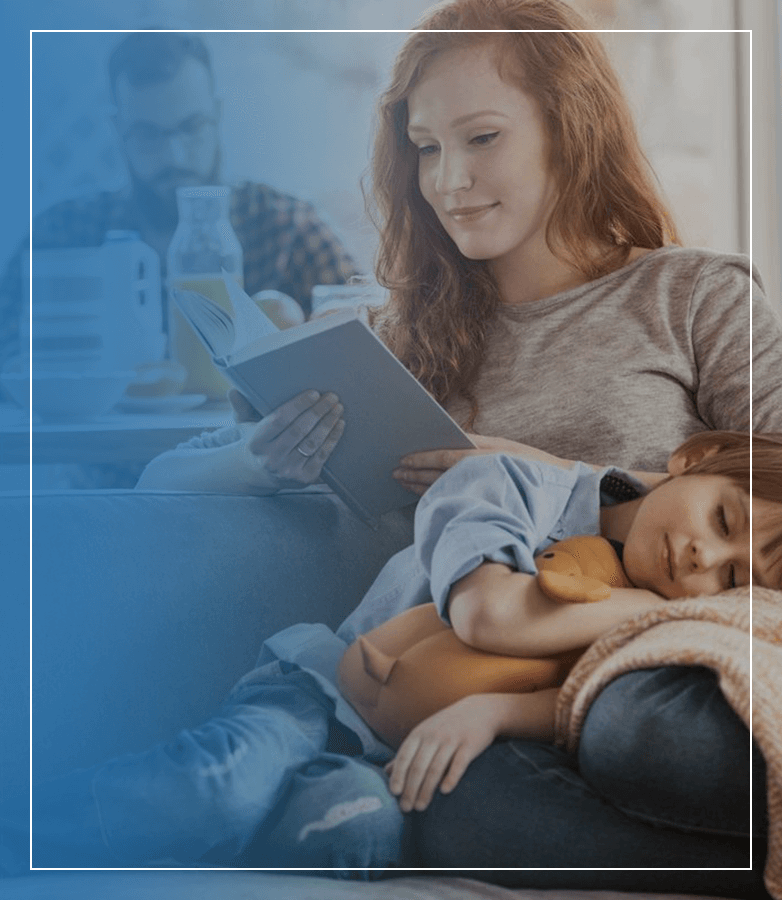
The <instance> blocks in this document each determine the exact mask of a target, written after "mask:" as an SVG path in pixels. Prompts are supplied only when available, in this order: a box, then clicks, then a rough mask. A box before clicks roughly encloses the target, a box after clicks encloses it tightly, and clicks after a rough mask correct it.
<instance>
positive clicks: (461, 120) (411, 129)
mask: <svg viewBox="0 0 782 900" xmlns="http://www.w3.org/2000/svg"><path fill="white" fill-rule="evenodd" d="M479 116H499V117H500V118H502V119H508V118H510V117H509V116H507V115H506V114H505V113H503V112H500V111H499V110H498V109H479V110H476V111H475V112H471V113H465V115H463V116H457V117H456V118H455V119H453V120H452V121H451V122H450V123H449V127H450V128H458V127H459V125H464V124H465V123H467V122H469V121H471V120H472V119H477V118H478V117H479ZM407 131H408V134H415V133H417V132H422V131H428V128H426V126H425V125H416V124H415V122H411V123H410V124H409V125H408V126H407Z"/></svg>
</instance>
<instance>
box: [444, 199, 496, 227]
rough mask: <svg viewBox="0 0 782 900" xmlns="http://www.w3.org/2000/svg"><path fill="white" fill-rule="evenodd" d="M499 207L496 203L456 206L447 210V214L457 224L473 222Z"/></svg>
mask: <svg viewBox="0 0 782 900" xmlns="http://www.w3.org/2000/svg"><path fill="white" fill-rule="evenodd" d="M499 205H500V204H499V201H498V202H496V203H486V204H484V205H483V206H457V207H454V208H453V209H449V210H447V213H448V215H449V216H450V217H451V218H452V219H454V220H455V221H457V222H474V221H475V220H476V219H480V218H481V217H482V216H484V215H486V213H488V212H491V210H493V209H495V208H496V207H497V206H499Z"/></svg>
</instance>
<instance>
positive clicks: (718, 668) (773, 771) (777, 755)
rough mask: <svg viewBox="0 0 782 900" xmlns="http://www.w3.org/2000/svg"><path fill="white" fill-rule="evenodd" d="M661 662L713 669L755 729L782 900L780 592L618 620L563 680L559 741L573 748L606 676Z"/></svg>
mask: <svg viewBox="0 0 782 900" xmlns="http://www.w3.org/2000/svg"><path fill="white" fill-rule="evenodd" d="M750 634H751V637H750ZM750 649H751V654H750ZM750 656H751V660H750ZM661 665H691V666H706V667H708V668H710V669H713V670H714V671H715V672H717V673H718V675H719V683H720V688H721V690H722V692H723V694H724V696H725V698H726V700H727V701H728V703H730V705H731V707H732V708H733V709H734V711H735V712H736V713H737V714H738V715H739V716H740V717H741V719H742V720H743V721H744V723H745V724H746V725H747V727H748V728H749V727H751V729H752V734H753V735H754V737H755V740H756V741H757V743H758V746H759V747H760V749H761V751H762V752H763V756H764V758H765V761H766V773H767V774H766V782H767V783H766V790H767V799H768V816H769V833H768V858H767V861H766V868H765V872H764V877H765V882H766V887H767V888H768V890H769V892H770V893H771V895H772V896H773V897H774V898H776V900H782V593H780V592H778V591H771V590H767V589H763V588H753V590H752V604H751V606H750V602H749V589H747V588H743V589H742V588H739V589H736V590H734V591H728V592H726V593H724V594H720V595H719V596H717V597H708V598H696V599H692V600H676V601H672V602H670V603H668V604H667V605H665V606H662V607H661V608H660V609H657V610H653V611H651V612H648V613H644V614H642V615H640V616H637V617H635V618H633V619H631V620H629V621H627V622H624V623H623V624H622V625H619V626H618V627H617V628H615V629H613V630H612V631H610V632H609V633H608V634H606V635H604V637H602V638H601V639H600V640H598V641H597V642H596V643H595V644H593V645H592V646H591V647H590V648H589V650H588V651H587V652H586V653H585V654H584V655H583V656H582V657H581V659H580V660H579V661H578V663H577V664H576V666H575V667H574V668H573V670H572V672H571V673H570V675H569V676H568V679H567V681H566V682H565V684H564V685H563V687H562V689H561V691H560V696H559V701H558V705H557V716H556V733H557V742H558V743H560V744H563V745H565V746H566V747H567V748H568V749H570V750H575V748H576V747H577V745H578V739H579V735H580V733H581V728H582V725H583V722H584V718H585V716H586V713H587V710H588V709H589V706H590V704H591V703H592V701H593V700H594V699H595V697H596V696H597V695H598V694H599V693H600V691H601V690H602V688H603V687H605V685H607V684H608V682H609V681H611V680H612V679H614V678H616V677H617V676H618V675H621V674H622V673H624V672H629V671H631V670H633V669H645V668H652V667H655V666H661ZM750 676H751V681H752V696H751V700H752V703H751V704H750ZM750 706H751V712H750ZM750 716H751V721H750Z"/></svg>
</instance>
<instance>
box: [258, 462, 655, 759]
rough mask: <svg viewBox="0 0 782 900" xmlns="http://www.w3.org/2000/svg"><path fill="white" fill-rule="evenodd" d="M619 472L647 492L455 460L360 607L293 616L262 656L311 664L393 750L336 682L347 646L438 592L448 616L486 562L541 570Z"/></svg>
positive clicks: (599, 474)
mask: <svg viewBox="0 0 782 900" xmlns="http://www.w3.org/2000/svg"><path fill="white" fill-rule="evenodd" d="M609 474H614V475H617V476H619V477H621V478H622V479H624V480H625V481H627V482H629V483H630V484H632V485H633V487H635V488H636V489H637V490H638V491H639V492H640V493H644V491H645V488H644V486H643V485H642V484H641V483H640V482H638V481H636V480H635V479H633V478H631V477H630V476H629V475H627V474H626V473H624V472H622V471H620V470H618V469H613V468H606V469H602V470H599V471H594V470H593V469H592V468H591V467H589V466H586V465H584V464H582V463H577V464H575V465H574V466H573V467H572V468H570V469H563V468H560V467H559V466H554V465H549V464H546V463H539V462H532V461H530V460H526V459H523V458H521V457H515V456H510V455H507V454H497V455H490V456H475V457H468V458H466V459H464V460H462V461H461V462H460V463H458V464H457V465H456V466H454V467H453V468H452V469H449V470H448V471H447V472H446V473H445V474H444V475H442V476H441V477H440V478H438V480H437V481H436V482H435V483H434V484H433V485H432V487H431V488H429V490H428V491H427V492H426V494H424V496H423V497H422V498H421V500H420V501H419V503H418V507H417V509H416V513H415V539H414V543H413V544H412V545H411V546H410V547H407V548H405V549H404V550H401V551H400V552H399V553H397V554H396V555H395V556H393V557H392V558H391V559H390V560H389V561H388V562H387V563H386V565H385V566H384V567H383V569H382V570H381V572H380V574H379V575H378V577H377V578H376V579H375V582H374V583H373V585H372V587H371V588H370V589H369V591H368V592H367V594H366V596H365V597H364V599H363V600H362V601H361V603H360V604H359V605H358V606H357V607H356V609H355V610H354V611H353V612H352V613H351V614H350V615H349V616H348V618H347V619H345V621H344V622H343V623H342V625H341V626H340V627H339V628H338V629H337V632H336V634H335V633H334V632H332V631H331V629H329V628H327V627H326V626H325V625H312V624H303V625H294V626H292V627H291V628H286V629H285V630H284V631H281V632H279V633H278V634H276V635H274V636H273V637H271V638H269V640H267V641H266V642H265V644H264V646H263V648H262V650H261V655H260V658H259V661H258V664H259V665H263V664H265V663H268V662H272V661H274V660H276V659H279V660H285V661H287V662H293V663H296V664H297V665H299V666H301V668H303V669H305V670H306V671H308V672H309V673H310V674H312V675H313V676H314V677H315V678H316V679H317V681H318V682H319V684H320V685H321V687H322V688H323V690H324V692H325V693H326V694H327V695H328V696H329V697H331V698H332V699H333V700H334V702H335V715H336V717H337V718H338V719H339V720H340V721H341V722H342V723H343V724H345V725H347V726H348V727H349V728H351V729H352V730H353V731H354V732H355V733H356V734H357V735H358V737H359V739H360V740H361V742H362V745H363V748H364V753H365V755H366V756H367V757H368V758H369V759H373V760H375V761H378V762H382V761H384V760H386V759H389V758H390V757H391V755H392V751H390V750H389V748H388V747H387V746H386V745H385V744H383V743H382V742H380V741H379V740H378V738H377V737H376V736H375V734H374V733H373V732H372V731H371V729H370V728H369V727H368V726H367V725H366V724H365V723H364V721H363V719H361V717H360V716H359V715H358V713H357V712H356V711H355V710H354V709H353V707H352V706H350V704H349V703H347V701H346V700H345V699H344V698H343V697H342V695H341V694H340V692H339V690H338V689H337V687H336V670H337V666H338V664H339V661H340V659H341V657H342V654H343V653H344V652H345V650H346V649H347V647H348V646H349V645H350V644H351V643H352V642H353V641H355V639H356V638H357V637H358V635H360V634H365V633H366V632H367V631H370V630H371V629H373V628H375V627H377V626H378V625H381V624H382V623H383V622H386V621H388V619H390V618H391V617H392V616H395V615H398V614H399V613H402V612H404V611H405V610H407V609H410V608H411V607H413V606H416V605H418V604H420V603H428V602H430V601H434V603H435V604H436V606H437V609H438V610H439V612H440V615H441V616H442V618H443V619H444V620H445V621H448V610H447V601H448V594H449V591H450V589H451V586H452V585H453V584H454V583H455V582H456V581H458V580H459V579H460V578H463V577H464V576H465V575H467V574H469V573H470V572H471V571H473V569H475V568H477V566H479V565H480V564H481V563H483V562H487V561H489V562H498V563H504V564H505V565H508V566H510V567H511V568H513V569H516V570H517V571H520V572H528V573H529V574H535V573H536V571H537V568H536V566H535V562H534V557H535V556H537V555H538V554H539V553H541V552H543V550H545V549H546V547H548V546H549V545H551V544H552V543H554V542H555V541H560V540H562V539H564V538H566V537H572V536H574V535H589V534H599V533H600V507H601V505H610V504H612V503H613V502H615V501H613V500H612V499H611V498H610V497H607V496H605V495H601V492H600V482H601V479H602V478H603V476H605V475H609Z"/></svg>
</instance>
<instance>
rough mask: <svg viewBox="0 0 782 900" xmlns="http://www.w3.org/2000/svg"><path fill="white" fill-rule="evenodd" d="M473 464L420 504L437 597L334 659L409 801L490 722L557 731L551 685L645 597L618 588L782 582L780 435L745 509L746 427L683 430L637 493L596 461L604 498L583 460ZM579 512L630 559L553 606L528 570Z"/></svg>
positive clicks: (705, 589)
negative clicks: (565, 464)
mask: <svg viewBox="0 0 782 900" xmlns="http://www.w3.org/2000/svg"><path fill="white" fill-rule="evenodd" d="M468 466H470V464H467V465H464V467H463V468H461V471H460V472H459V473H458V474H460V475H461V478H460V479H459V481H460V482H461V483H462V484H463V485H464V490H461V489H460V486H459V485H458V484H455V483H454V482H455V480H456V477H457V475H456V473H455V474H454V476H452V478H451V479H450V480H449V483H448V490H447V492H445V491H444V490H443V489H444V488H445V487H446V485H445V484H442V485H440V486H439V488H437V487H435V489H433V490H432V491H431V492H430V493H429V494H427V495H425V497H424V500H423V501H422V502H421V505H420V507H419V510H418V512H417V517H416V539H415V540H416V548H417V550H418V553H417V557H418V562H419V564H420V565H421V566H422V568H423V570H424V572H425V574H426V575H427V576H428V577H429V579H430V582H431V591H432V597H433V600H434V604H433V605H432V604H429V605H428V607H429V608H427V607H423V606H422V607H417V608H414V609H412V610H409V611H407V612H405V613H402V614H401V615H400V616H398V617H396V618H393V619H391V620H389V621H387V622H385V623H384V624H383V625H380V626H379V627H377V628H376V629H374V630H373V631H372V632H370V634H368V635H366V636H364V637H361V638H359V640H358V641H357V642H356V644H354V645H353V646H352V647H351V649H350V650H349V651H348V652H347V653H346V654H345V656H344V657H343V661H342V664H341V666H340V683H341V687H342V689H343V692H344V693H346V695H347V696H348V697H349V699H351V701H352V702H353V704H354V705H355V706H356V707H357V709H359V710H360V711H361V712H362V715H363V716H364V718H365V719H367V721H369V723H370V724H371V725H372V726H373V728H375V730H376V731H378V733H380V734H381V735H382V736H383V737H384V738H385V739H386V740H387V741H388V742H389V743H390V744H392V745H393V746H398V745H399V744H400V741H401V746H399V750H398V752H397V755H396V757H395V759H394V760H393V762H391V763H389V764H388V766H387V767H386V769H387V771H388V772H389V773H390V775H391V779H390V789H391V791H392V793H394V794H396V795H399V796H400V805H401V807H402V809H403V810H405V811H408V810H411V809H417V810H422V809H425V808H426V806H427V805H428V803H429V801H430V800H431V798H432V795H433V792H434V790H435V789H436V788H437V787H438V786H439V787H440V789H441V790H442V791H445V792H447V791H450V790H453V788H454V787H455V785H456V784H457V783H458V781H459V779H460V778H461V776H462V774H463V773H464V771H465V769H466V768H467V766H468V765H469V763H470V761H471V760H472V759H474V758H475V757H476V756H477V755H478V754H479V753H481V752H482V750H484V749H485V748H486V747H487V746H488V745H489V744H491V743H492V742H493V741H494V740H495V739H497V738H498V737H520V738H527V739H541V740H552V739H553V736H554V735H553V728H554V709H555V704H556V699H557V686H558V685H559V684H561V682H562V681H563V680H564V677H565V676H566V674H567V671H568V670H569V668H570V666H572V664H573V663H574V662H575V660H576V659H577V658H578V656H579V655H580V653H581V652H582V651H583V649H585V648H586V646H587V645H588V644H590V643H591V642H592V641H593V640H594V639H595V638H596V637H597V636H598V635H599V634H601V633H602V632H603V631H605V630H606V628H607V627H610V624H611V623H613V622H615V621H617V613H618V614H619V615H620V616H621V615H622V612H621V607H622V605H623V604H625V606H624V610H625V613H626V612H627V609H628V606H627V604H628V601H629V603H630V604H631V603H632V602H634V600H636V599H638V597H639V594H640V591H630V592H629V594H628V593H626V592H625V591H624V590H623V589H624V588H626V587H631V588H636V589H640V590H642V591H643V592H644V595H645V596H647V597H648V592H654V594H656V595H659V596H658V599H675V598H684V597H694V596H703V595H714V594H717V593H720V592H721V591H724V590H729V589H730V588H733V587H736V586H738V585H746V584H748V583H749V582H750V580H751V579H752V580H754V581H755V582H756V583H759V584H762V585H765V586H774V587H779V586H780V582H782V577H780V569H781V567H780V565H779V564H780V561H782V559H781V558H782V554H780V547H781V546H782V534H780V532H782V506H781V505H780V504H782V445H780V443H778V441H777V439H775V438H774V437H773V436H768V437H765V438H762V437H759V436H758V437H756V438H755V457H754V467H753V472H754V484H753V515H752V518H750V486H749V436H748V435H745V434H728V433H719V432H704V433H701V434H697V435H695V436H694V437H692V438H690V440H688V441H687V442H686V443H685V444H684V445H683V446H682V447H680V448H679V449H678V450H677V451H676V452H675V453H674V454H673V456H672V457H671V461H670V465H669V472H670V477H669V478H668V479H667V480H666V481H664V482H663V483H661V484H660V485H659V486H657V487H656V488H655V489H654V490H652V491H651V492H649V493H648V494H646V495H645V496H643V495H642V494H641V493H640V491H639V490H637V487H634V486H633V485H632V483H631V482H630V481H629V480H627V479H626V478H625V477H623V476H621V475H619V474H618V473H614V474H608V475H604V476H603V477H602V479H601V480H600V482H599V483H600V488H599V490H600V494H601V496H602V499H599V496H598V487H597V485H598V482H597V480H596V479H595V478H594V476H593V475H590V474H589V473H586V474H585V475H584V474H581V475H580V476H579V475H577V473H576V469H577V468H578V467H576V469H574V470H571V472H569V473H567V475H565V474H563V473H562V472H561V471H553V472H552V471H550V470H547V469H546V468H545V467H540V468H539V467H536V466H535V465H533V464H530V463H527V462H525V461H523V460H519V459H516V458H513V457H497V458H495V459H494V460H493V461H492V462H491V463H489V462H487V461H486V460H482V461H481V462H477V463H472V464H471V471H468ZM487 468H491V469H492V470H493V471H492V472H491V473H489V472H488V471H487ZM473 476H474V477H473ZM574 476H575V477H574ZM617 500H619V501H620V502H616V501H617ZM622 501H623V502H622ZM579 523H580V524H581V532H582V533H594V532H595V531H598V532H599V533H600V534H602V535H604V536H605V537H606V538H608V539H610V540H611V542H612V544H613V545H614V547H616V548H617V549H618V551H619V553H620V554H621V562H622V563H623V567H624V569H623V570H622V567H621V566H617V569H616V570H615V571H612V570H611V569H610V565H609V563H610V560H609V562H605V563H604V562H603V560H601V561H600V563H601V568H600V570H601V572H603V573H605V572H608V573H609V574H608V575H605V576H604V580H605V581H606V582H607V584H606V585H605V591H604V594H603V596H608V597H609V598H610V601H609V602H608V603H607V604H604V603H599V604H597V605H595V606H592V605H589V606H584V605H582V604H581V603H579V605H575V606H562V605H561V604H558V603H555V602H553V600H555V599H563V598H561V597H560V598H557V597H556V596H555V595H554V594H552V592H551V591H550V590H546V586H545V584H541V580H540V578H539V579H535V578H534V577H533V574H534V573H535V572H536V569H540V568H542V567H543V566H545V564H546V557H553V556H555V554H554V553H552V552H548V553H541V552H540V551H541V550H542V549H543V547H545V545H546V544H547V543H550V541H551V540H552V539H554V538H556V539H561V538H565V537H568V536H569V535H570V534H578V533H579ZM751 524H754V526H755V539H756V543H755V547H754V552H753V555H752V558H750V550H749V548H750V525H751ZM571 541H573V539H571ZM588 541H595V542H599V541H600V539H599V538H594V537H593V538H587V539H586V541H584V539H580V538H576V539H575V548H576V549H575V553H576V555H577V556H579V557H584V556H587V555H588V552H589V551H590V548H591V547H592V545H591V544H589V543H586V542H588ZM606 543H607V542H606ZM567 544H568V542H567V541H565V543H564V544H562V545H561V546H562V547H565V546H566V545H567ZM598 549H599V544H598ZM607 552H608V553H611V552H612V551H611V550H610V547H609V549H608V551H607ZM532 554H535V556H534V559H532V558H531V556H532ZM618 562H619V559H617V564H618ZM389 565H393V563H391V564H389ZM611 584H613V585H616V586H618V588H619V590H616V589H614V590H611V587H610V585H611ZM597 596H600V595H597ZM570 599H572V600H580V601H582V602H583V601H585V600H588V599H590V598H588V597H585V596H582V597H579V598H575V597H573V598H570ZM435 610H436V611H437V612H439V614H440V617H441V618H439V619H438V618H437V614H436V612H435ZM443 621H444V622H450V624H451V626H452V629H453V630H452V631H450V630H448V629H447V628H446V627H445V626H444V625H443V624H442V622H443ZM460 639H461V640H460ZM381 647H385V648H386V649H388V648H389V647H393V648H394V653H393V654H392V655H388V654H384V653H383V652H382V651H381V649H380V648H381ZM472 648H476V649H472ZM519 656H531V657H534V658H535V659H534V660H532V661H529V662H528V663H527V662H526V661H524V662H523V661H521V660H519V659H518V657H519ZM540 657H543V659H540ZM514 662H515V663H516V664H515V665H514ZM527 682H529V684H527ZM519 684H520V685H521V687H520V688H519V687H518V685H519ZM508 685H510V687H509V686H508ZM533 691H534V693H533ZM479 692H480V693H479ZM443 698H446V699H443ZM452 698H458V699H455V700H454V702H449V701H450V700H451V699H452ZM440 707H444V708H442V709H440ZM435 710H438V711H435ZM422 719H423V721H420V720H422ZM412 725H415V727H414V728H413V729H412V731H410V728H411V726H412ZM408 731H410V733H409V734H406V732H408ZM402 738H404V740H402Z"/></svg>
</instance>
